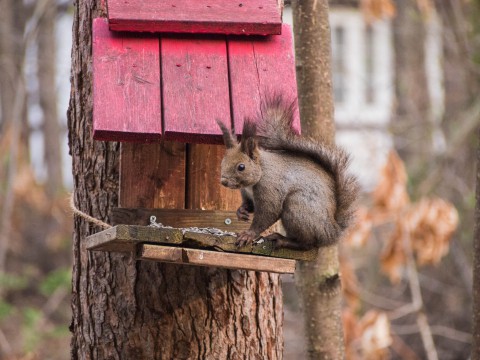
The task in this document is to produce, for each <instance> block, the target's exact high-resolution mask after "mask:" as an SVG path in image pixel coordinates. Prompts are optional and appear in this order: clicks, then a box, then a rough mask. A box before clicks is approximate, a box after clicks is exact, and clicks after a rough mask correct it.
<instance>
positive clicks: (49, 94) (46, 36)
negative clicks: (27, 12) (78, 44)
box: [37, 0, 63, 199]
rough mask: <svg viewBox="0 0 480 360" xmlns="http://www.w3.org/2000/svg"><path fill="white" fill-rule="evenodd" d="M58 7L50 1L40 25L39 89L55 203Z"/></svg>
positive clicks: (57, 182)
mask: <svg viewBox="0 0 480 360" xmlns="http://www.w3.org/2000/svg"><path fill="white" fill-rule="evenodd" d="M56 15H57V11H56V3H55V1H53V0H49V1H48V5H46V8H45V13H44V14H43V16H42V18H41V19H40V22H39V24H38V26H39V28H38V57H37V58H38V61H37V63H38V87H39V89H40V91H39V98H40V106H41V108H42V111H43V136H44V144H45V147H44V149H45V150H44V151H45V152H44V159H45V164H46V167H47V178H48V181H47V183H46V190H47V195H48V196H49V197H50V198H51V199H52V198H54V197H55V195H56V194H57V193H58V191H59V190H60V189H61V188H62V183H63V181H62V158H61V155H60V154H61V147H60V124H59V121H58V113H57V87H56V78H55V75H56V66H55V65H56V43H57V42H56V39H55V22H56Z"/></svg>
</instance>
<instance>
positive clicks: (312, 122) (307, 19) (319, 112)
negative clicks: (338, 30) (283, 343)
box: [292, 0, 345, 359]
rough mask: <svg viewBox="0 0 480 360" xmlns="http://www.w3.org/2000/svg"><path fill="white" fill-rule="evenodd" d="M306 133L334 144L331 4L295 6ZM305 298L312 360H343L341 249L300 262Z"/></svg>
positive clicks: (310, 1)
mask: <svg viewBox="0 0 480 360" xmlns="http://www.w3.org/2000/svg"><path fill="white" fill-rule="evenodd" d="M292 8H293V24H294V36H295V60H296V67H297V83H298V98H299V104H300V118H301V122H302V132H303V134H307V135H309V136H312V137H314V138H316V139H318V140H319V141H323V142H326V143H328V144H333V143H334V141H335V140H334V139H335V127H334V118H333V116H334V100H333V93H332V75H331V40H330V24H329V20H328V11H329V7H328V1H327V0H305V1H300V0H296V1H292ZM295 279H296V283H297V287H298V289H299V292H300V294H301V297H302V306H303V310H304V314H305V326H306V334H307V351H308V356H309V358H310V359H343V358H344V357H345V345H344V340H343V328H342V318H341V300H342V294H341V281H340V276H339V260H338V246H337V245H334V246H330V247H325V248H320V249H319V254H318V259H317V261H316V262H300V263H299V266H298V271H297V273H296V276H295Z"/></svg>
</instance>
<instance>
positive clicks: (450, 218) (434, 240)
mask: <svg viewBox="0 0 480 360" xmlns="http://www.w3.org/2000/svg"><path fill="white" fill-rule="evenodd" d="M405 226H406V228H407V229H408V232H409V235H410V239H411V244H412V248H413V251H414V252H415V255H416V258H417V262H418V264H419V265H424V264H438V262H439V261H440V260H441V259H442V258H443V257H444V256H445V255H446V254H447V253H448V250H449V246H450V239H451V237H452V235H453V233H454V232H455V230H456V228H457V226H458V213H457V210H456V209H455V207H454V206H453V205H452V204H451V203H449V202H447V201H445V200H442V199H439V198H433V199H427V198H424V199H421V200H420V201H419V202H418V203H417V204H415V205H414V206H413V207H412V208H411V209H410V210H409V212H408V214H407V216H406V217H405Z"/></svg>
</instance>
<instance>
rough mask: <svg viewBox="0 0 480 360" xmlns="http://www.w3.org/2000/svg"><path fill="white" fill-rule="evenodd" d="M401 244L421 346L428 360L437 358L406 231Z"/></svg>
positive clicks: (436, 359)
mask: <svg viewBox="0 0 480 360" xmlns="http://www.w3.org/2000/svg"><path fill="white" fill-rule="evenodd" d="M404 234H405V235H404V237H403V246H404V248H405V255H406V263H407V274H408V283H409V286H410V292H411V293H412V306H413V307H414V308H416V309H418V310H417V324H418V328H419V329H420V336H421V338H422V342H423V346H424V348H425V353H426V355H427V359H428V360H438V354H437V350H436V348H435V343H434V342H433V337H432V332H431V329H430V326H429V324H428V320H427V316H426V315H425V312H424V308H423V299H422V293H421V289H420V281H419V279H418V271H417V266H416V265H415V259H414V257H413V253H412V246H411V242H410V237H409V235H408V231H404Z"/></svg>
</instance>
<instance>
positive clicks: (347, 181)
mask: <svg viewBox="0 0 480 360" xmlns="http://www.w3.org/2000/svg"><path fill="white" fill-rule="evenodd" d="M294 110H295V104H294V103H293V102H292V103H290V104H289V103H288V102H286V101H285V99H284V98H283V96H281V95H279V94H275V95H271V96H270V97H268V98H266V99H265V100H264V101H263V103H262V106H261V113H260V115H259V116H260V117H261V119H259V121H257V126H258V137H259V144H260V146H261V147H263V148H265V149H267V150H283V151H287V152H290V153H293V154H296V155H298V156H304V157H308V158H310V159H312V160H313V161H315V162H316V163H317V164H319V165H320V166H321V167H322V168H323V169H324V170H325V171H327V172H328V173H329V174H330V175H331V176H332V178H333V180H334V186H335V189H334V191H335V200H336V212H335V220H336V222H337V224H338V225H339V226H340V228H341V229H342V230H344V229H346V228H347V227H348V226H349V225H350V223H351V222H352V219H353V215H354V211H355V209H354V202H355V200H356V198H357V194H358V183H357V179H356V177H355V176H353V175H350V174H349V173H348V171H347V170H348V164H349V157H348V155H347V153H346V152H345V151H344V150H343V149H341V148H339V147H337V146H328V145H324V144H321V143H318V142H316V141H315V140H313V139H309V138H308V137H305V136H299V135H298V134H296V133H295V132H294V131H293V129H292V123H293V114H294Z"/></svg>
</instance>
